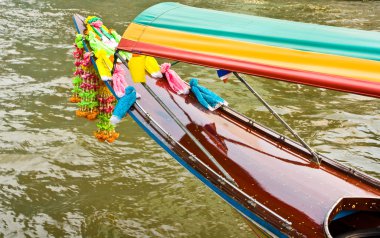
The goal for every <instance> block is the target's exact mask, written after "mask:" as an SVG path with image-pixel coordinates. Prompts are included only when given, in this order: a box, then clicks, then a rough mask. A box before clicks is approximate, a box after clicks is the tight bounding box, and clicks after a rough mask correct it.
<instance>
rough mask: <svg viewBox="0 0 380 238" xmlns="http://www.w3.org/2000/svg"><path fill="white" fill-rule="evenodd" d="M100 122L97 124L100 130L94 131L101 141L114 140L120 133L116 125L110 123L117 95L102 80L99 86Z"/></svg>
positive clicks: (110, 141)
mask: <svg viewBox="0 0 380 238" xmlns="http://www.w3.org/2000/svg"><path fill="white" fill-rule="evenodd" d="M98 101H99V116H98V118H99V122H98V123H97V124H96V126H97V127H98V130H97V131H95V132H94V136H95V137H96V138H97V139H98V140H99V141H102V142H104V141H108V142H109V143H112V142H114V141H115V140H116V139H117V138H118V137H119V133H117V132H116V131H115V126H114V125H112V124H111V123H110V118H111V115H112V112H113V110H114V108H115V106H114V104H115V101H116V99H115V97H114V96H112V94H111V93H110V91H109V90H108V88H107V87H106V85H105V84H104V83H103V82H102V83H101V86H100V88H99V95H98Z"/></svg>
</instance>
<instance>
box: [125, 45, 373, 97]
mask: <svg viewBox="0 0 380 238" xmlns="http://www.w3.org/2000/svg"><path fill="white" fill-rule="evenodd" d="M118 48H119V49H122V50H125V51H130V52H135V53H141V54H146V55H151V56H156V57H162V58H166V59H172V60H179V61H182V62H187V63H191V64H198V65H203V66H208V67H213V68H217V69H219V68H223V69H226V70H231V71H236V72H241V73H246V74H252V75H257V76H263V77H268V78H272V79H277V80H282V81H287V82H293V83H300V84H306V85H310V86H315V87H322V88H327V89H333V90H338V91H343V92H350V93H357V94H361V95H365V96H371V97H377V98H380V84H379V83H376V82H367V81H361V80H356V79H352V78H345V77H339V76H335V75H327V74H321V73H315V72H308V71H302V70H299V71H297V70H292V69H287V68H281V67H273V66H268V65H263V64H257V63H251V62H247V61H240V60H235V59H230V58H225V57H220V56H214V55H209V54H201V53H198V52H191V51H184V50H177V49H172V48H167V47H163V46H157V45H152V44H147V43H142V42H135V41H130V40H126V39H122V40H121V41H120V44H119V46H118Z"/></svg>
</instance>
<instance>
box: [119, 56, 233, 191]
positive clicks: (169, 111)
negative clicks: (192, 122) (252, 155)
mask: <svg viewBox="0 0 380 238" xmlns="http://www.w3.org/2000/svg"><path fill="white" fill-rule="evenodd" d="M115 56H116V57H118V58H119V59H120V60H121V62H122V63H123V64H124V65H125V66H126V67H127V68H128V63H127V61H126V60H124V59H123V58H122V57H121V56H120V54H119V53H118V52H115ZM141 84H142V85H143V87H144V88H145V89H146V90H147V91H148V92H149V93H150V94H151V95H152V96H153V98H154V99H156V101H157V102H158V103H159V104H160V105H161V106H162V108H163V109H164V110H165V111H166V112H167V113H168V114H169V115H170V116H171V117H172V118H173V120H174V121H175V122H176V123H177V125H178V126H179V127H181V129H182V130H183V131H184V132H185V133H186V134H187V135H188V136H189V137H190V139H191V140H192V141H193V142H194V143H195V144H196V145H197V147H198V148H199V149H200V150H201V151H202V152H203V153H204V154H205V155H206V156H207V157H208V158H209V160H210V161H211V162H212V163H213V164H214V165H215V166H216V167H217V168H218V169H219V170H220V172H222V173H223V175H224V176H225V177H226V179H227V180H229V181H230V182H231V183H233V184H235V185H237V184H236V182H235V180H234V179H233V178H232V177H231V175H229V173H228V172H227V171H226V170H225V169H224V168H223V166H222V165H220V164H219V162H218V161H217V160H216V159H215V158H214V156H212V155H211V154H210V152H208V151H207V150H206V148H204V146H203V145H202V144H201V143H200V142H199V141H198V139H197V138H195V136H194V135H193V134H192V133H191V132H190V131H189V130H188V129H187V128H186V127H185V125H183V124H182V122H181V121H180V120H179V119H178V118H177V117H176V115H174V113H173V112H172V111H171V110H170V109H169V108H168V107H167V106H166V105H165V104H164V102H162V101H161V99H160V98H159V97H158V96H157V95H156V94H155V93H154V92H153V90H152V89H151V88H150V87H149V86H148V85H147V84H145V83H141Z"/></svg>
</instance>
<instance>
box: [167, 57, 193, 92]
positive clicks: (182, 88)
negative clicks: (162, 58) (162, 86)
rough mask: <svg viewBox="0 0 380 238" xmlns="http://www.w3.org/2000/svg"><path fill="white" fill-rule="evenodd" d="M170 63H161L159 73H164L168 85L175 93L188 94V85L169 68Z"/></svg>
mask: <svg viewBox="0 0 380 238" xmlns="http://www.w3.org/2000/svg"><path fill="white" fill-rule="evenodd" d="M170 67H171V64H170V63H163V64H162V65H161V73H163V74H165V78H166V80H168V83H169V86H170V88H171V89H173V90H174V92H176V93H177V94H188V93H189V86H188V85H187V84H186V83H185V82H184V81H183V80H182V79H181V78H180V77H179V76H178V74H177V73H176V72H175V71H174V70H172V69H170Z"/></svg>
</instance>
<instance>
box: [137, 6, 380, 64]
mask: <svg viewBox="0 0 380 238" xmlns="http://www.w3.org/2000/svg"><path fill="white" fill-rule="evenodd" d="M134 22H135V23H138V24H141V25H146V26H151V27H157V28H163V29H170V30H176V31H182V32H188V33H192V34H196V35H206V36H211V37H216V38H226V39H232V40H237V41H240V42H251V43H257V44H262V45H271V46H277V47H281V48H288V49H297V50H302V51H308V52H319V53H325V54H333V55H342V56H348V57H353V58H363V59H370V60H380V41H379V39H380V32H375V31H363V30H356V29H349V28H343V27H333V26H322V25H317V24H310V23H302V22H293V21H286V20H278V19H271V18H265V17H257V16H251V15H244V14H236V13H229V12H221V11H215V10H210V9H202V8H195V7H190V6H185V5H182V4H179V3H160V4H157V5H154V6H152V7H150V8H148V9H146V10H145V11H144V12H142V13H141V14H139V15H138V16H137V17H136V18H135V20H134Z"/></svg>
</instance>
